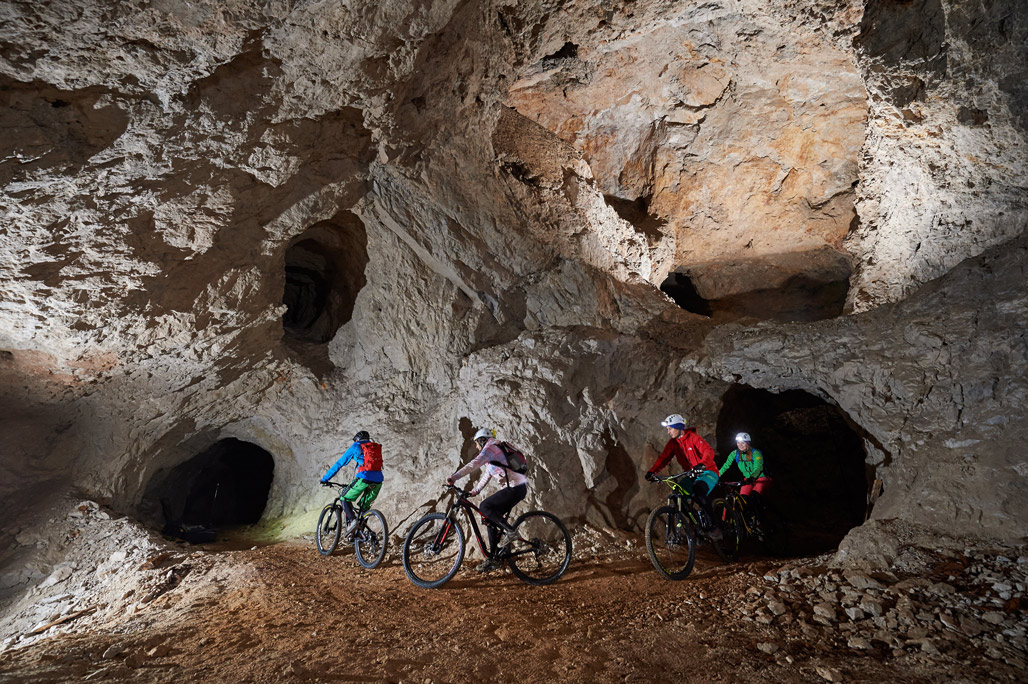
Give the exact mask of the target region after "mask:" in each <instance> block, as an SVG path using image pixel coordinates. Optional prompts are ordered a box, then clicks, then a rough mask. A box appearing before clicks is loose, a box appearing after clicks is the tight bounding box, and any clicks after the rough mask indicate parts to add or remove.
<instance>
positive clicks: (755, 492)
mask: <svg viewBox="0 0 1028 684" xmlns="http://www.w3.org/2000/svg"><path fill="white" fill-rule="evenodd" d="M735 445H736V446H737V447H738V449H736V450H735V451H733V452H732V453H730V454H728V458H726V459H725V463H724V465H722V466H721V470H720V471H718V477H719V478H720V477H721V476H722V475H724V474H725V471H726V470H728V469H729V468H731V467H732V464H733V463H735V465H736V466H738V468H739V472H740V473H742V476H743V478H744V479H745V480H746V483H745V484H744V485H743V486H742V487H741V488H740V489H739V493H740V494H742V495H743V496H752V497H753V501H754V503H758V502H759V498H757V497H759V496H760V495H762V494H763V493H764V489H765V488H767V486H768V484H770V482H771V478H769V477H768V476H767V474H766V473H765V472H764V454H762V453H761V452H760V450H759V449H754V448H753V447H752V446H750V433H748V432H740V433H739V434H737V435H736V436H735Z"/></svg>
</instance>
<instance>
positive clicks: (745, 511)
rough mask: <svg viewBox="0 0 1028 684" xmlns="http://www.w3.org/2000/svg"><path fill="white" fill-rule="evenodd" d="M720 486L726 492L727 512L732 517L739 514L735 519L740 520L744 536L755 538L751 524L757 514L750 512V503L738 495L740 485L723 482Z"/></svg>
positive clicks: (755, 533) (755, 532)
mask: <svg viewBox="0 0 1028 684" xmlns="http://www.w3.org/2000/svg"><path fill="white" fill-rule="evenodd" d="M722 484H723V485H724V488H725V489H726V490H727V491H728V495H727V496H726V497H725V501H726V502H727V503H728V508H729V511H730V512H731V513H732V515H733V517H734V514H735V513H738V514H739V517H738V518H736V519H737V520H742V526H743V531H744V532H745V533H746V536H747V537H751V538H756V537H757V536H758V533H757V531H756V530H754V529H753V527H752V524H751V523H752V522H753V521H754V520H755V519H756V515H757V513H756V511H753V510H751V506H750V502H749V501H747V500H746V497H744V496H743V495H742V494H740V493H739V487H741V486H742V483H741V482H724V483H722Z"/></svg>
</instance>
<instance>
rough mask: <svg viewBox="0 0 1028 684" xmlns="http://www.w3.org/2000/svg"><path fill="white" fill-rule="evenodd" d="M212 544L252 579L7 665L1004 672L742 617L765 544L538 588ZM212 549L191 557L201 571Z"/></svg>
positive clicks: (357, 672)
mask: <svg viewBox="0 0 1028 684" xmlns="http://www.w3.org/2000/svg"><path fill="white" fill-rule="evenodd" d="M205 558H206V559H212V558H213V559H215V560H214V561H210V560H208V562H215V563H222V564H224V563H228V564H229V565H232V566H237V565H245V566H248V569H247V571H246V573H241V574H240V575H238V576H237V578H241V577H245V578H247V579H246V580H245V581H237V582H226V581H224V580H223V579H208V580H204V583H202V584H200V583H198V582H199V581H200V580H197V579H196V577H195V576H194V582H193V583H192V584H190V583H187V582H183V583H182V584H181V585H180V586H179V587H178V588H177V589H175V590H173V591H170V592H168V593H167V594H165V595H163V596H161V597H159V598H158V599H156V600H154V601H153V602H152V603H150V604H148V605H147V608H146V610H145V611H142V612H139V613H136V614H134V615H131V616H127V617H125V618H124V619H122V620H118V621H115V622H111V623H108V624H107V625H106V626H104V627H103V628H102V629H95V628H94V629H91V630H90V631H89V632H88V633H75V632H72V633H70V634H61V635H55V636H53V637H51V638H49V639H46V640H43V641H41V642H37V643H35V644H33V645H31V646H27V647H23V648H20V649H17V650H13V651H10V652H8V653H6V654H5V655H4V661H5V662H2V663H0V680H2V681H5V682H25V683H32V684H42V683H44V682H67V681H92V682H110V681H118V682H122V681H131V682H154V683H164V682H176V684H179V683H183V682H232V683H238V684H246V683H254V684H257V683H263V682H319V681H320V682H408V683H418V684H425V683H440V682H550V681H562V682H569V683H582V684H594V683H597V682H768V681H773V682H823V681H826V679H831V680H833V681H847V682H860V681H875V682H883V681H885V682H925V683H929V682H931V683H935V682H938V681H992V680H993V679H994V678H999V677H1000V674H999V673H997V672H995V671H990V670H989V669H987V665H986V664H985V663H986V661H985V660H983V659H977V660H976V659H975V657H974V654H970V655H969V654H967V653H964V654H960V655H959V656H957V655H954V654H945V653H944V654H937V655H934V656H931V657H928V656H925V655H924V654H919V653H910V654H905V655H901V656H896V655H895V654H889V653H887V652H885V651H881V650H872V651H867V652H855V651H852V650H850V649H847V648H845V646H840V645H839V642H838V641H836V640H834V639H832V638H830V637H829V636H818V637H810V638H808V639H803V640H797V639H796V638H795V637H789V636H787V635H786V634H784V633H783V632H781V631H779V630H778V629H777V628H776V627H775V626H774V625H759V624H756V623H753V622H746V621H744V620H741V619H740V616H739V615H738V611H737V610H736V609H729V608H723V607H722V606H721V604H722V603H724V602H723V601H722V599H723V598H724V597H727V596H730V595H732V594H735V595H736V596H738V595H740V594H742V593H744V592H745V591H746V589H747V588H748V587H749V586H751V585H752V584H754V583H755V582H758V581H759V580H760V578H761V577H762V576H763V574H764V573H765V571H767V570H768V569H771V568H775V567H778V566H779V565H780V563H776V562H774V561H770V560H764V559H750V560H749V562H741V563H737V564H734V565H723V564H720V563H719V562H718V561H717V560H716V559H715V558H714V557H713V556H710V555H709V553H701V557H700V558H699V560H698V561H697V566H696V569H695V570H694V572H693V574H692V576H691V577H690V578H689V579H687V580H685V581H681V582H669V581H666V580H664V579H662V578H661V577H659V576H658V575H657V574H656V572H655V571H654V570H653V568H652V566H651V565H650V563H649V561H648V559H647V558H646V555H645V551H644V550H643V549H642V548H641V545H640V544H638V543H636V546H635V548H634V549H633V550H631V551H625V550H622V551H621V552H619V553H613V552H612V553H609V554H606V555H604V556H602V557H589V558H581V557H576V558H575V560H574V562H573V563H572V565H571V567H570V568H569V570H568V573H567V574H566V575H565V577H564V578H562V579H561V580H560V581H559V582H557V583H556V584H553V585H551V586H548V587H532V586H528V585H525V584H523V583H521V582H520V581H518V580H517V579H516V578H515V577H514V576H513V575H511V574H510V573H509V571H507V570H504V571H501V572H496V573H492V574H489V575H480V574H478V573H475V572H473V571H472V569H471V568H472V567H473V565H474V560H473V559H471V558H466V559H465V561H464V565H463V567H462V570H461V572H460V573H459V574H458V575H457V576H456V577H455V578H454V579H453V580H452V581H451V582H450V583H449V584H447V585H445V587H443V588H441V589H436V590H423V589H418V588H417V587H415V586H414V585H412V584H411V583H410V582H409V581H408V580H407V579H406V577H405V575H404V572H403V568H402V566H401V564H400V561H399V554H398V551H397V549H396V548H395V547H391V548H390V554H389V556H387V558H386V561H385V562H384V563H383V565H382V566H381V567H379V568H378V569H375V570H365V569H363V568H361V567H360V566H359V565H357V563H356V560H355V559H354V557H353V554H352V550H351V549H350V548H348V547H342V548H340V549H339V550H337V551H336V553H335V555H333V556H331V557H328V558H323V557H321V556H319V555H318V554H317V552H316V551H315V550H314V549H313V548H312V545H309V544H306V543H301V542H292V543H281V544H276V545H273V546H266V547H263V548H257V549H250V550H244V551H222V552H216V553H209V554H206V555H205ZM203 563H204V561H203V560H202V559H201V561H200V562H198V563H196V564H195V565H194V569H193V570H192V572H193V573H201V572H202V571H203V568H202V567H201V566H203ZM214 574H215V573H211V575H210V577H213V576H214ZM212 588H213V590H211V589H212ZM731 603H732V602H731V601H729V602H727V603H725V605H726V606H727V605H730V604H731ZM735 605H737V602H736V604H735ZM766 642H775V643H777V644H779V645H780V647H781V648H780V650H779V651H777V652H776V653H774V654H773V655H768V654H765V653H763V652H761V651H760V650H758V648H757V644H758V643H766ZM112 645H114V646H118V647H120V650H121V653H119V654H118V655H112V653H111V651H112V650H119V649H111V646H112ZM105 653H107V655H108V657H106V658H105V657H104V654H105ZM969 657H970V658H971V660H970V661H968V660H967V658H969ZM826 673H828V674H827V675H826ZM1002 679H1003V680H1004V681H1010V676H1009V675H1008V674H1004V675H1003V676H1002Z"/></svg>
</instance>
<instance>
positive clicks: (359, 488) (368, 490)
mask: <svg viewBox="0 0 1028 684" xmlns="http://www.w3.org/2000/svg"><path fill="white" fill-rule="evenodd" d="M380 489H382V483H381V482H368V481H367V480H364V479H361V478H359V477H358V478H357V479H356V480H354V481H353V482H351V483H350V488H349V489H347V490H346V491H345V492H343V495H342V496H341V497H339V498H341V499H342V500H343V501H349V502H351V503H355V502H357V501H358V500H359V501H360V503H358V504H357V505H358V506H359V507H360V508H370V507H371V502H372V501H374V500H375V499H376V498H377V497H378V491H379V490H380Z"/></svg>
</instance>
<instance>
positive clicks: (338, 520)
mask: <svg viewBox="0 0 1028 684" xmlns="http://www.w3.org/2000/svg"><path fill="white" fill-rule="evenodd" d="M342 515H343V508H342V506H340V505H339V504H336V503H330V504H328V505H327V506H325V507H324V508H322V509H321V515H319V516H318V527H317V529H316V530H314V541H315V543H316V544H317V546H318V553H320V554H321V555H322V556H329V555H331V554H332V552H333V551H335V550H336V547H337V546H338V545H339V535H340V534H341V533H342V527H343V523H342Z"/></svg>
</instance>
